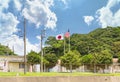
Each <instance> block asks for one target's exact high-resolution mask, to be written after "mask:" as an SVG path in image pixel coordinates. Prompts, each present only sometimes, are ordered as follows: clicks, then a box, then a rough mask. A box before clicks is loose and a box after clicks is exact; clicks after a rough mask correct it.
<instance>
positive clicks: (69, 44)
mask: <svg viewBox="0 0 120 82" xmlns="http://www.w3.org/2000/svg"><path fill="white" fill-rule="evenodd" d="M69 51H70V36H69Z"/></svg>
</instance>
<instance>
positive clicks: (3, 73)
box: [0, 72, 120, 77]
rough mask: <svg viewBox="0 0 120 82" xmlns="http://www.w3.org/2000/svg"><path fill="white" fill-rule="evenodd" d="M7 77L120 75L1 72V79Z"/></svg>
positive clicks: (118, 74) (117, 74) (115, 74)
mask: <svg viewBox="0 0 120 82" xmlns="http://www.w3.org/2000/svg"><path fill="white" fill-rule="evenodd" d="M5 76H120V73H114V74H113V73H111V74H99V73H54V72H53V73H51V72H46V73H29V72H27V73H26V74H24V73H16V72H0V77H5Z"/></svg>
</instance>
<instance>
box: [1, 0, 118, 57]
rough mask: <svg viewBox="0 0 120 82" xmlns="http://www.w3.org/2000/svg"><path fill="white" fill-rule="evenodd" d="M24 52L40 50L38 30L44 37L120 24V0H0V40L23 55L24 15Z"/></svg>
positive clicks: (83, 32)
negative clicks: (25, 37) (25, 41)
mask: <svg viewBox="0 0 120 82" xmlns="http://www.w3.org/2000/svg"><path fill="white" fill-rule="evenodd" d="M24 18H25V19H26V28H27V52H30V51H31V50H34V51H36V52H39V51H40V37H39V36H40V32H41V30H42V29H46V38H45V39H44V41H45V40H46V39H47V37H49V36H56V35H57V34H60V33H63V34H64V33H65V32H67V30H68V29H69V30H70V33H71V34H73V33H79V34H86V33H89V32H91V31H93V30H95V29H96V28H106V26H120V23H119V22H120V0H0V38H1V39H0V43H1V44H3V45H8V46H9V47H10V48H11V49H12V48H13V46H14V48H15V49H14V50H15V53H17V54H19V55H23V38H22V37H20V36H21V35H22V34H23V21H24V20H23V19H24Z"/></svg>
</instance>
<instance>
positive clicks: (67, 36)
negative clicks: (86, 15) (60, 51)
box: [64, 29, 70, 38]
mask: <svg viewBox="0 0 120 82" xmlns="http://www.w3.org/2000/svg"><path fill="white" fill-rule="evenodd" d="M64 36H65V37H66V38H69V37H70V31H69V29H68V31H67V32H66V33H65V35H64Z"/></svg>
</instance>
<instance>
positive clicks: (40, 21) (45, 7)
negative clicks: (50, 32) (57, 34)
mask: <svg viewBox="0 0 120 82" xmlns="http://www.w3.org/2000/svg"><path fill="white" fill-rule="evenodd" d="M53 5H54V4H53V0H44V1H42V0H33V1H29V0H27V3H26V7H25V8H24V9H23V15H24V17H25V18H26V19H27V20H29V21H30V22H31V23H34V24H36V26H37V27H39V26H41V25H44V26H45V27H47V28H51V29H53V28H55V27H56V22H57V17H56V14H55V13H54V12H52V11H51V10H50V7H52V6H53Z"/></svg>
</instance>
